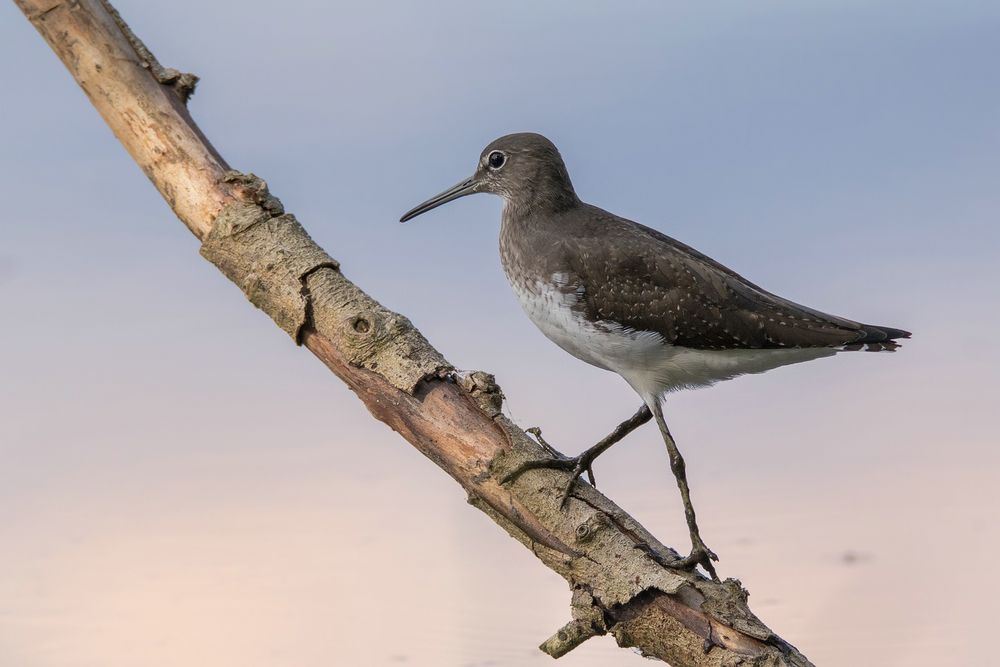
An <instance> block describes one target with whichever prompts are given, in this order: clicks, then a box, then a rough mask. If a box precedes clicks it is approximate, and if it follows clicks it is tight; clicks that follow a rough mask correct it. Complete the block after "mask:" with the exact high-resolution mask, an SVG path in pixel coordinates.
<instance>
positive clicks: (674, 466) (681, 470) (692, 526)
mask: <svg viewBox="0 0 1000 667" xmlns="http://www.w3.org/2000/svg"><path fill="white" fill-rule="evenodd" d="M651 403H652V406H651V407H652V410H653V416H654V417H656V424H657V425H658V426H659V427H660V434H661V435H662V436H663V442H664V443H665V444H666V445H667V453H668V454H669V455H670V470H671V471H672V472H673V473H674V477H675V478H676V479H677V488H678V489H680V491H681V500H682V501H684V516H685V518H686V519H687V525H688V532H689V533H690V534H691V553H690V554H688V555H687V556H685V557H684V558H681V559H679V560H676V561H674V562H672V563H670V566H671V567H674V568H677V569H684V570H691V569H694V568H695V567H697V566H699V565H701V566H702V567H703V568H705V571H706V572H708V573H709V574H710V575H712V579H714V580H716V581H718V580H719V577H718V575H716V574H715V566H714V565H712V561H717V560H719V557H718V556H716V555H715V553H714V552H713V551H712V550H711V549H709V548H708V547H707V546H705V543H704V542H702V540H701V535H700V534H699V533H698V522H697V520H696V519H695V516H694V506H693V505H692V504H691V491H690V489H689V488H688V482H687V472H686V469H685V466H684V457H682V456H681V452H680V450H679V449H677V443H675V442H674V438H673V436H672V435H670V429H668V428H667V422H666V421H665V420H664V419H663V408H662V407H661V406H660V402H659V401H658V400H653V401H651Z"/></svg>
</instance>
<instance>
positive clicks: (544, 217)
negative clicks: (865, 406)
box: [400, 133, 910, 578]
mask: <svg viewBox="0 0 1000 667" xmlns="http://www.w3.org/2000/svg"><path fill="white" fill-rule="evenodd" d="M477 192H486V193H490V194H495V195H499V196H501V197H502V198H503V201H504V207H503V215H502V222H501V227H500V257H501V260H502V263H503V268H504V272H505V273H506V274H507V279H508V281H510V285H511V287H512V288H513V290H514V293H515V294H516V295H517V298H518V300H519V301H520V303H521V306H522V307H523V308H524V311H525V313H527V315H528V317H529V318H531V321H532V322H534V323H535V325H536V326H537V327H538V328H539V329H541V331H542V333H543V334H545V336H547V337H548V338H549V339H550V340H552V341H553V342H554V343H556V344H557V345H558V346H559V347H561V348H563V349H564V350H566V351H567V352H569V353H570V354H572V355H573V356H575V357H577V358H578V359H581V360H583V361H586V362H587V363H589V364H593V365H594V366H597V367H599V368H603V369H606V370H609V371H614V372H615V373H618V374H619V375H620V376H622V378H624V379H625V381H626V382H628V384H629V385H631V387H632V388H633V389H634V390H635V391H636V392H637V393H638V394H639V396H640V397H641V399H642V402H643V405H642V407H641V408H640V409H639V411H638V412H637V413H636V414H635V415H633V416H632V417H630V418H629V419H628V420H626V421H624V422H622V424H620V425H619V426H618V427H617V428H616V429H615V430H614V431H613V432H612V433H611V434H610V435H608V436H607V437H605V438H604V439H603V440H601V441H600V442H598V443H597V444H596V445H594V446H593V447H591V448H589V449H587V450H586V451H584V452H583V453H582V454H580V455H579V456H576V457H563V456H561V455H560V456H556V457H555V458H551V459H545V460H540V461H531V462H529V463H527V464H525V465H523V466H521V467H519V468H518V469H517V470H515V471H513V472H512V473H511V474H509V475H507V477H506V478H505V479H504V483H506V482H508V481H510V480H512V479H514V478H515V477H517V476H518V475H520V474H521V473H523V472H525V471H527V470H530V469H533V468H558V469H563V470H569V471H571V472H572V476H571V479H570V482H569V484H568V485H567V487H566V488H565V490H564V493H563V502H564V503H565V501H566V499H567V498H568V496H569V494H570V491H571V489H572V488H573V486H574V484H575V483H576V481H577V480H578V478H579V476H580V475H581V474H582V473H583V472H587V473H588V476H589V477H590V479H591V483H593V472H592V469H591V465H592V463H593V461H594V459H595V458H597V456H598V455H600V454H601V453H602V452H604V451H606V450H607V449H608V448H609V447H611V445H613V444H615V443H616V442H618V441H619V440H621V439H622V438H623V437H625V436H626V435H627V434H628V433H630V432H631V431H632V430H634V429H635V428H637V427H638V426H640V425H642V424H644V423H646V422H647V421H649V419H650V418H655V420H656V423H657V425H658V426H659V429H660V433H661V435H662V436H663V440H664V442H665V443H666V446H667V451H668V453H669V457H670V468H671V470H672V471H673V474H674V477H675V478H676V479H677V486H678V487H679V489H680V493H681V499H682V501H683V503H684V513H685V517H686V519H687V525H688V530H689V532H690V535H691V552H690V554H689V555H688V556H686V557H684V558H679V559H678V560H677V561H675V562H673V563H672V565H673V566H674V567H679V568H687V569H690V568H694V567H697V566H698V565H701V566H702V567H703V568H705V570H706V571H707V572H708V573H709V574H710V575H711V576H712V577H713V578H717V577H716V573H715V566H714V565H713V562H712V561H716V560H718V557H717V556H716V554H715V553H713V552H712V550H711V549H709V548H708V547H707V546H706V545H705V543H704V542H703V541H702V539H701V536H700V535H699V532H698V524H697V521H696V520H695V512H694V507H693V506H692V504H691V496H690V491H689V489H688V484H687V478H686V475H685V468H684V459H683V458H682V457H681V454H680V451H678V449H677V445H676V444H675V442H674V439H673V437H671V435H670V431H669V429H668V428H667V424H666V421H665V420H664V418H663V410H662V402H663V398H664V396H665V395H666V394H668V393H670V392H672V391H675V390H678V389H685V388H694V387H703V386H708V385H711V384H714V383H716V382H719V381H721V380H729V379H732V378H734V377H737V376H739V375H744V374H747V373H761V372H764V371H767V370H771V369H773V368H777V367H778V366H785V365H788V364H794V363H799V362H802V361H809V360H811V359H817V358H819V357H826V356H831V355H834V354H837V353H838V352H840V351H843V350H860V349H867V350H872V351H891V350H894V349H896V347H898V344H897V343H895V342H894V341H895V339H899V338H909V337H910V334H909V332H907V331H903V330H901V329H895V328H892V327H884V326H872V325H868V324H861V323H859V322H855V321H852V320H848V319H844V318H842V317H836V316H834V315H828V314H826V313H822V312H819V311H817V310H813V309H812V308H807V307H805V306H801V305H799V304H796V303H793V302H791V301H788V300H787V299H783V298H781V297H779V296H776V295H774V294H771V293H770V292H767V291H765V290H763V289H762V288H760V287H758V286H757V285H755V284H753V283H751V282H750V281H748V280H746V279H745V278H743V277H742V276H740V275H739V274H737V273H736V272H734V271H732V270H730V269H728V268H726V267H725V266H723V265H722V264H719V263H718V262H716V261H714V260H713V259H711V258H710V257H707V256H706V255H703V254H702V253H700V252H698V251H697V250H695V249H694V248H691V247H690V246H687V245H685V244H683V243H681V242H680V241H677V240H675V239H672V238H670V237H669V236H666V235H664V234H661V233H660V232H658V231H656V230H655V229H650V228H649V227H645V226H643V225H640V224H638V223H636V222H632V221H631V220H626V219H625V218H621V217H619V216H617V215H614V214H612V213H609V212H607V211H605V210H602V209H600V208H597V207H596V206H591V205H590V204H586V203H584V202H582V201H580V198H579V197H577V195H576V192H575V190H574V189H573V184H572V183H571V182H570V178H569V173H568V172H567V170H566V166H565V165H564V164H563V160H562V157H561V156H560V155H559V151H558V150H557V149H556V147H555V145H554V144H553V143H552V142H551V141H549V140H548V139H546V138H545V137H543V136H541V135H539V134H533V133H520V134H510V135H507V136H503V137H500V138H499V139H497V140H496V141H494V142H492V143H491V144H490V145H489V146H487V147H486V148H485V149H484V150H483V152H482V154H481V155H480V157H479V163H478V165H477V166H476V171H475V173H474V174H473V175H472V177H471V178H468V179H466V180H464V181H462V182H461V183H458V184H457V185H455V186H454V187H452V188H449V189H448V190H445V191H444V192H442V193H441V194H439V195H437V196H435V197H433V198H431V199H429V200H427V201H426V202H424V203H422V204H420V205H419V206H417V207H415V208H414V209H412V210H411V211H409V212H407V213H406V214H405V215H403V217H402V218H401V219H400V222H406V221H407V220H409V219H411V218H413V217H416V216H418V215H420V214H422V213H426V212H427V211H429V210H431V209H433V208H435V207H437V206H440V205H441V204H444V203H446V202H449V201H452V200H454V199H458V198H459V197H464V196H465V195H470V194H473V193H477Z"/></svg>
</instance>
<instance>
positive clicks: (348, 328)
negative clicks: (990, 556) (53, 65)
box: [15, 0, 811, 667]
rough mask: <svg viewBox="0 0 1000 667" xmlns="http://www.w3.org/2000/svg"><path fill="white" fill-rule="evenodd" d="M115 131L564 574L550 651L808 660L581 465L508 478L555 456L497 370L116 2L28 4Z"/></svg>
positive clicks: (375, 396) (285, 324)
mask: <svg viewBox="0 0 1000 667" xmlns="http://www.w3.org/2000/svg"><path fill="white" fill-rule="evenodd" d="M15 2H16V4H17V5H18V6H19V7H20V9H21V10H22V11H23V12H24V14H25V15H26V16H27V17H28V19H29V20H30V21H31V23H32V24H33V25H34V26H35V27H36V28H37V29H38V31H39V32H40V33H41V34H42V36H43V37H44V38H45V40H46V41H47V42H48V44H49V46H51V47H52V49H53V50H54V51H55V52H56V54H57V55H58V56H59V58H60V59H61V60H62V62H63V63H64V64H65V65H66V67H67V68H68V69H69V71H70V73H71V74H72V75H73V77H74V79H76V81H77V82H78V83H79V84H80V86H81V87H82V88H83V90H84V92H85V93H86V94H87V96H88V97H89V98H90V100H91V102H92V103H93V104H94V106H95V107H96V108H97V110H98V111H99V112H100V114H101V116H103V118H104V120H105V121H106V122H107V124H108V126H109V127H110V128H111V130H112V131H113V132H114V134H115V136H116V137H117V138H118V140H119V141H120V142H121V143H122V145H124V146H125V148H126V150H128V152H129V154H130V155H131V156H132V158H133V159H134V160H135V161H136V162H137V163H138V164H139V166H140V167H141V168H142V170H143V171H144V172H145V173H146V175H147V176H148V177H149V179H150V180H151V181H152V182H153V184H154V185H155V186H156V188H157V189H158V190H159V191H160V193H161V194H162V195H163V197H164V199H166V200H167V203H168V204H169V205H170V207H171V208H172V209H173V210H174V212H175V213H176V214H177V217H178V218H180V219H181V221H182V222H183V223H184V224H185V225H186V226H187V227H188V229H190V230H191V232H192V233H193V234H194V235H195V236H197V237H198V238H199V239H200V240H201V241H202V250H201V253H202V255H203V256H204V257H205V258H206V259H208V260H209V261H211V262H212V263H213V264H215V265H216V266H217V267H218V268H219V269H220V270H221V271H222V272H223V273H224V274H225V275H226V276H227V277H228V278H229V279H230V280H232V281H233V282H234V283H236V285H237V286H238V287H239V288H240V289H241V290H243V292H244V293H245V294H246V295H247V297H248V298H249V299H250V301H251V302H253V304H254V305H256V306H257V307H258V308H260V309H261V310H263V311H264V312H266V313H267V314H268V315H269V316H270V317H271V318H272V319H273V320H274V321H275V322H276V323H277V324H278V325H279V326H280V327H282V328H283V329H284V330H285V331H286V332H288V334H289V335H290V336H291V337H292V338H293V339H294V340H295V341H296V342H297V343H299V344H302V345H304V346H305V347H307V348H308V349H309V350H310V351H311V352H312V353H313V354H314V355H316V357H318V358H319V359H320V360H321V361H322V362H323V363H324V364H326V365H327V367H328V368H329V369H330V370H331V371H333V372H334V374H336V375H337V376H338V377H339V378H340V379H341V380H343V381H344V382H346V383H347V384H348V385H349V386H350V387H351V388H352V389H353V390H354V391H355V393H356V394H357V395H358V397H359V398H360V399H361V400H362V401H363V402H364V403H365V405H366V406H367V407H368V409H369V410H370V411H371V413H372V414H373V415H374V416H375V417H376V418H377V419H380V420H381V421H383V422H385V423H386V424H388V425H389V426H391V427H392V428H393V429H394V430H396V431H397V432H398V433H399V434H400V435H402V436H403V437H404V438H405V439H406V440H408V441H409V442H410V443H411V444H412V445H413V446H415V447H416V448H417V449H418V450H420V452H422V453H423V454H424V455H425V456H427V457H428V458H429V459H431V460H432V461H434V462H435V463H436V464H437V465H438V466H440V467H441V468H442V469H443V470H444V471H445V472H447V473H448V474H449V475H451V477H452V478H454V479H455V481H457V482H458V483H459V484H461V485H462V486H463V487H464V488H465V490H466V491H467V493H468V498H469V502H470V503H472V504H473V505H474V506H476V507H477V508H479V509H480V510H482V511H483V512H484V513H486V514H487V515H488V516H489V517H490V518H491V519H493V520H494V521H495V522H496V523H498V524H499V525H500V526H501V527H502V528H503V529H504V530H506V531H507V532H508V533H510V535H512V536H513V537H514V538H516V539H517V540H518V541H520V542H521V543H522V544H524V545H525V546H526V547H528V548H529V549H531V550H532V552H533V553H534V554H535V555H536V556H537V557H538V559H539V560H541V561H542V562H543V563H544V564H545V565H546V566H547V567H549V568H551V569H552V570H554V571H555V572H558V573H559V574H560V575H562V576H563V577H564V578H565V579H566V580H567V581H568V582H569V584H570V587H571V589H572V590H573V601H572V619H573V620H571V621H570V622H569V623H568V624H567V625H566V626H564V627H563V628H562V629H560V630H559V631H558V632H556V634H554V635H553V636H552V637H551V638H550V639H549V640H547V641H546V642H545V643H544V644H543V645H542V647H541V648H542V650H544V651H546V652H547V653H549V654H550V655H552V656H554V657H558V656H560V655H563V654H565V653H566V652H568V651H570V650H572V649H573V648H574V647H575V646H577V645H579V644H580V643H582V642H583V641H585V640H586V639H587V638H589V637H592V636H594V635H598V634H605V633H611V634H613V635H614V636H615V638H616V639H617V641H618V643H619V645H621V646H623V647H631V646H634V647H638V648H639V649H640V650H641V651H642V653H643V654H645V655H647V656H650V657H656V658H659V659H661V660H665V661H667V662H670V663H671V664H673V665H675V666H677V667H689V666H690V667H702V666H722V665H761V666H762V665H775V666H779V665H788V666H796V667H805V666H808V665H810V664H811V663H810V662H809V661H808V660H807V659H806V658H805V657H804V656H802V655H801V654H800V653H799V652H798V651H797V650H796V649H795V648H793V647H792V646H790V645H789V644H787V643H786V642H784V641H782V640H781V639H780V638H778V637H777V636H776V635H775V634H774V633H772V632H771V631H770V630H769V629H768V628H767V627H766V626H765V625H764V624H763V623H761V622H760V621H759V620H758V619H757V617H756V616H754V615H753V613H752V612H751V611H750V610H749V608H748V607H747V604H746V592H745V591H744V590H743V588H742V586H741V585H740V583H739V582H738V581H736V580H733V579H730V580H727V581H726V582H723V583H721V584H718V583H713V582H711V581H708V580H706V579H705V578H703V577H701V576H698V575H697V574H688V573H683V572H677V571H675V570H671V569H669V568H666V567H664V566H663V563H666V562H669V561H671V560H673V559H675V558H676V557H677V554H676V553H675V552H674V551H673V550H671V549H669V548H667V547H665V546H664V545H663V544H661V543H660V542H659V541H657V540H656V538H654V537H653V536H652V535H651V534H650V533H649V532H648V531H646V529H645V528H643V527H642V526H641V525H639V523H638V522H636V521H635V520H634V519H633V518H632V517H630V516H629V515H628V514H626V513H625V512H624V511H623V510H622V509H621V508H619V507H618V506H617V505H615V504H614V503H613V502H611V501H610V500H609V499H607V498H606V497H604V496H603V495H602V494H600V493H598V492H597V491H596V490H595V489H593V488H592V487H590V486H587V485H584V484H581V485H580V486H579V488H578V489H577V491H576V492H575V493H574V495H573V496H572V497H571V498H570V502H569V504H568V506H567V509H566V511H561V510H560V507H559V505H560V489H561V488H562V487H563V486H564V484H565V480H566V477H565V475H566V474H567V473H563V472H559V471H553V470H536V471H532V472H529V473H526V474H525V475H523V476H522V477H521V478H519V479H518V480H517V481H516V482H515V483H513V484H511V485H510V486H507V487H505V486H502V485H501V484H500V483H499V482H498V479H500V478H501V477H502V476H503V474H504V473H505V472H507V471H509V470H511V469H512V468H513V467H514V466H516V465H517V464H519V463H520V462H523V461H525V460H529V459H535V458H538V457H542V456H548V454H547V452H546V451H545V450H544V449H542V448H541V447H540V446H539V445H538V444H537V443H536V442H535V441H534V440H532V439H531V438H530V437H528V436H526V435H525V433H524V432H523V431H522V430H521V429H519V428H518V427H517V426H515V425H514V424H513V423H511V422H510V421H509V420H508V419H507V418H506V417H504V416H503V414H502V413H501V410H500V408H501V403H502V398H503V395H502V393H501V391H500V389H499V387H497V385H496V383H495V382H494V381H493V377H492V376H490V375H489V374H487V373H482V372H475V373H469V374H463V373H458V372H456V371H455V370H454V369H453V368H452V366H451V365H449V364H448V362H447V361H446V360H445V358H444V357H443V356H442V355H441V353H439V352H438V351H437V350H435V349H434V348H433V347H432V346H431V345H430V344H429V343H428V342H427V341H426V340H425V339H424V337H423V336H422V335H421V334H420V332H419V331H417V330H416V329H415V328H414V327H413V326H412V325H411V324H410V322H409V321H408V320H407V319H406V318H405V317H403V316H401V315H398V314H396V313H393V312H391V311H389V310H387V309H386V308H384V307H383V306H381V305H380V304H379V303H378V302H376V301H375V300H374V299H372V298H371V297H369V296H368V295H367V294H365V293H364V292H363V291H361V290H360V289H359V288H358V287H357V286H355V285H354V284H353V283H352V282H350V281H349V280H348V279H347V278H345V277H344V275H343V274H342V273H341V272H340V269H339V265H338V263H337V262H336V261H335V260H334V259H332V258H331V257H330V256H329V255H327V254H326V252H325V251H324V250H323V249H322V248H320V247H319V246H317V245H316V244H315V243H314V242H313V241H312V239H310V238H309V236H308V234H306V232H305V230H304V229H303V228H302V226H301V225H300V224H299V223H298V222H297V221H296V220H295V218H294V217H293V216H292V215H290V214H287V213H285V212H284V210H283V208H282V206H281V203H280V202H279V201H278V200H277V199H276V198H275V197H273V196H272V195H270V193H269V192H268V190H267V186H266V185H265V184H264V182H263V181H261V180H260V179H258V178H257V177H255V176H253V175H245V174H240V173H238V172H235V171H232V170H230V169H229V167H228V165H227V164H226V163H225V161H224V160H223V159H222V157H221V156H220V155H219V153H218V152H217V151H216V150H215V149H214V148H213V147H212V146H211V144H210V143H209V142H208V140H207V139H206V138H205V136H204V135H203V134H202V133H201V131H200V130H199V129H198V127H197V126H196V125H195V123H194V121H193V120H192V119H191V117H190V115H189V114H188V111H187V107H186V102H187V99H188V97H189V96H190V95H191V93H192V92H193V90H194V84H195V83H196V82H197V77H195V76H194V75H191V74H182V73H180V72H178V71H177V70H173V69H170V68H165V67H163V66H161V65H160V63H159V62H157V60H156V58H155V57H153V55H152V53H150V51H149V50H148V49H147V48H146V47H145V45H144V44H143V43H142V42H141V41H140V40H139V38H138V37H136V36H135V34H134V33H132V31H131V30H130V29H129V28H128V26H127V25H126V24H125V23H124V21H122V19H121V17H120V16H119V15H118V13H117V12H116V11H115V10H114V8H113V7H111V5H110V4H109V3H107V2H106V1H104V0H77V1H60V2H56V1H53V0H15Z"/></svg>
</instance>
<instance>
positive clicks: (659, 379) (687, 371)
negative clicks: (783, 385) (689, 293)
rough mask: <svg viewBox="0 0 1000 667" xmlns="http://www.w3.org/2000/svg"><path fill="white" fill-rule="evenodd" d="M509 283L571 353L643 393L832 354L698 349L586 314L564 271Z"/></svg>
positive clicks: (649, 395)
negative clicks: (544, 278)
mask: <svg viewBox="0 0 1000 667" xmlns="http://www.w3.org/2000/svg"><path fill="white" fill-rule="evenodd" d="M510 282H511V287H513V289H514V293H515V294H516V295H517V299H518V301H520V303H521V307H522V308H524V312H525V313H526V314H527V315H528V317H529V318H530V319H531V321H532V322H534V323H535V326H537V327H538V328H539V329H540V330H541V331H542V333H543V334H545V336H546V337H547V338H548V339H549V340H551V341H552V342H554V343H555V344H556V345H558V346H559V347H561V348H562V349H564V350H566V351H567V352H569V353H570V354H572V355H573V356H575V357H576V358H578V359H581V360H583V361H586V362H587V363H589V364H592V365H594V366H597V367H598V368H603V369H605V370H609V371H614V372H615V373H618V374H619V375H621V376H622V377H623V378H624V379H625V381H626V382H628V383H629V384H630V385H632V388H633V389H635V390H636V391H637V392H638V393H639V394H640V395H641V396H642V397H643V398H644V399H646V400H649V399H652V398H655V397H658V396H660V395H662V394H664V393H666V392H669V391H674V390H676V389H682V388H694V387H704V386H708V385H711V384H714V383H715V382H718V381H720V380H728V379H731V378H734V377H737V376H739V375H743V374H746V373H762V372H764V371H767V370H771V369H772V368H777V367H778V366H785V365H787V364H794V363H799V362H802V361H809V360H811V359H816V358H819V357H826V356H832V355H833V354H836V352H837V350H835V349H831V348H802V349H787V348H786V349H776V350H775V349H766V350H696V349H692V348H686V347H679V346H675V345H671V344H669V343H667V342H666V341H665V340H664V339H663V337H662V336H661V335H660V334H658V333H656V332H654V331H636V330H634V329H628V328H626V327H623V326H622V325H620V324H618V323H615V322H609V321H597V322H591V321H589V320H587V319H586V318H585V317H584V316H583V313H582V312H581V310H580V309H578V308H577V305H578V303H579V301H580V299H581V297H582V295H583V293H584V292H583V289H584V288H583V287H578V288H575V289H574V288H573V286H569V285H567V277H566V276H565V275H564V274H559V273H557V274H554V275H553V276H552V278H551V281H549V282H543V281H537V282H534V283H519V282H518V281H516V280H511V281H510Z"/></svg>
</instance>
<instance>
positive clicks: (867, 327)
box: [843, 324, 910, 352]
mask: <svg viewBox="0 0 1000 667" xmlns="http://www.w3.org/2000/svg"><path fill="white" fill-rule="evenodd" d="M861 331H862V332H863V335H862V336H861V337H860V338H858V339H857V340H855V341H853V342H851V343H849V344H847V345H845V346H844V348H843V349H845V350H862V349H863V350H867V351H869V352H892V351H893V350H896V349H898V348H899V346H900V343H897V342H896V341H897V340H898V339H900V338H909V337H910V332H909V331H904V330H902V329H894V328H893V327H883V326H874V325H871V324H862V325H861Z"/></svg>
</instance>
